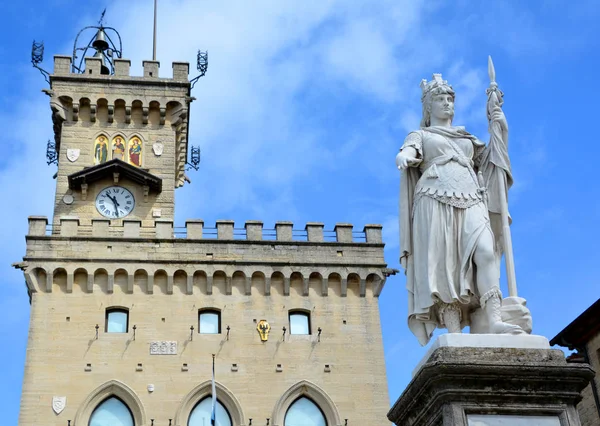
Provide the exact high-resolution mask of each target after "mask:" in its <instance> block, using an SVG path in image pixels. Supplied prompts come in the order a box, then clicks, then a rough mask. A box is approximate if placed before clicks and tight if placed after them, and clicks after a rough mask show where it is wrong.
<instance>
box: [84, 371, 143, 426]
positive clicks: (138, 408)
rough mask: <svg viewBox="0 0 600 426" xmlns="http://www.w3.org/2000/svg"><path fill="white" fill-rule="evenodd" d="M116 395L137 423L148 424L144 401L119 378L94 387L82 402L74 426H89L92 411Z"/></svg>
mask: <svg viewBox="0 0 600 426" xmlns="http://www.w3.org/2000/svg"><path fill="white" fill-rule="evenodd" d="M112 396H115V397H117V398H118V399H120V400H121V401H122V402H123V403H124V404H125V405H127V408H129V411H131V414H132V416H133V420H134V422H135V425H145V424H146V412H145V410H144V406H143V405H142V401H141V400H140V398H139V397H138V396H137V394H136V393H135V392H134V391H133V390H132V389H131V388H130V387H129V386H127V385H126V384H125V383H123V382H120V381H118V380H110V381H108V382H106V383H104V384H103V385H100V386H99V387H97V388H96V389H94V390H93V391H92V392H91V393H90V394H89V395H88V397H87V398H86V399H85V400H84V401H83V402H82V403H81V405H80V406H79V408H78V409H77V413H75V420H74V422H73V426H88V424H89V422H90V418H91V416H92V413H93V412H94V410H95V409H96V407H98V406H99V405H100V404H101V403H103V402H104V401H105V400H107V399H108V398H110V397H112Z"/></svg>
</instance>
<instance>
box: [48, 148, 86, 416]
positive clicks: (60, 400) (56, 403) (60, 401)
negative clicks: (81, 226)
mask: <svg viewBox="0 0 600 426" xmlns="http://www.w3.org/2000/svg"><path fill="white" fill-rule="evenodd" d="M78 151H79V150H78ZM66 405H67V397H66V396H55V397H53V398H52V410H54V412H55V413H56V414H60V413H61V412H62V410H64V409H65V406H66Z"/></svg>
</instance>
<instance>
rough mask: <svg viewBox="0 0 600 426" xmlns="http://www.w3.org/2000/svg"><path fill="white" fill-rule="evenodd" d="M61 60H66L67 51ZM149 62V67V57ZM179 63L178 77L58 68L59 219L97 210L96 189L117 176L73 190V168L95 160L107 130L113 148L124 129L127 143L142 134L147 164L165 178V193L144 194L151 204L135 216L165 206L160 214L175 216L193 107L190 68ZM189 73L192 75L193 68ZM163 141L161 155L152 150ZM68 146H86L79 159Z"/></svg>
mask: <svg viewBox="0 0 600 426" xmlns="http://www.w3.org/2000/svg"><path fill="white" fill-rule="evenodd" d="M62 59H64V58H62ZM88 59H91V58H88ZM56 60H58V61H59V62H60V60H61V57H57V58H56ZM144 66H145V68H147V67H149V65H148V64H147V63H145V64H144ZM174 67H176V68H177V73H178V74H177V75H178V79H161V78H158V76H157V75H156V74H155V75H154V76H153V77H130V76H128V75H121V76H106V75H99V74H98V75H96V74H92V75H91V76H90V75H89V74H70V73H68V72H64V70H62V68H60V66H59V67H58V72H57V71H56V69H55V74H54V75H52V76H51V83H52V84H51V86H52V92H51V94H52V97H51V106H53V108H54V109H56V110H57V111H59V113H55V114H54V116H53V119H54V124H55V132H57V136H56V139H57V142H58V145H59V151H58V158H59V167H58V175H57V181H56V183H57V188H56V198H55V211H54V222H55V223H58V220H59V218H60V217H61V216H69V215H73V214H76V215H77V216H78V217H79V218H80V220H81V221H82V222H87V223H88V224H89V223H90V219H91V218H92V217H94V216H97V212H96V211H95V207H94V202H93V201H94V200H95V197H96V195H97V194H98V192H99V191H100V190H102V189H103V188H104V187H105V186H108V185H112V184H114V183H113V182H112V181H107V182H96V184H94V185H90V187H89V188H88V191H87V196H83V195H82V192H81V191H79V190H75V191H72V190H70V189H69V186H68V180H67V177H68V176H69V175H70V174H72V173H75V172H78V171H80V170H82V169H84V168H86V167H91V166H93V165H94V143H95V140H96V138H97V137H98V136H99V135H101V134H102V135H105V136H106V137H107V138H108V141H109V152H110V151H111V148H110V144H111V143H112V139H113V137H115V136H117V135H120V136H122V137H123V138H124V140H125V143H126V144H127V142H128V141H129V139H130V138H131V137H133V136H138V137H139V138H140V139H141V140H142V147H143V149H142V168H143V169H146V170H147V171H148V172H150V173H151V174H153V175H155V176H157V177H159V178H161V179H162V180H163V190H162V192H161V193H160V194H155V193H152V192H151V193H150V194H149V197H148V199H147V200H146V201H144V199H143V197H142V196H137V197H136V200H137V201H138V202H139V203H140V204H144V207H145V208H143V209H136V210H134V212H133V213H132V214H131V215H130V218H133V219H139V220H149V219H152V213H153V209H160V210H161V216H160V217H163V218H171V219H172V218H173V216H174V211H173V206H174V196H175V195H174V189H175V187H177V186H181V182H180V180H181V179H182V172H183V166H184V164H185V161H186V160H187V152H186V148H187V140H186V138H187V108H188V102H189V99H190V98H189V96H188V95H189V82H188V81H187V77H186V78H185V79H183V81H182V78H181V75H179V74H182V73H183V71H182V69H183V68H185V70H187V64H180V65H174ZM182 67H183V68H182ZM91 68H93V67H91ZM180 68H182V69H180ZM185 74H186V76H187V71H186V72H185ZM61 115H62V118H60V116H61ZM158 141H160V142H162V143H163V145H164V150H163V152H162V154H161V155H160V156H159V155H155V153H154V152H153V150H152V145H153V143H155V142H158ZM126 148H127V147H126ZM68 149H74V150H79V151H80V154H79V157H78V158H77V159H76V160H75V161H73V162H71V161H69V160H68V159H67V150H68ZM109 159H110V154H109ZM118 184H119V185H124V186H128V187H132V186H135V185H133V184H131V185H128V183H127V180H121V181H120V182H119V183H118ZM138 190H141V188H138ZM66 194H71V195H73V198H74V201H73V203H72V204H65V203H64V202H63V197H64V196H65V195H66ZM84 198H85V199H84Z"/></svg>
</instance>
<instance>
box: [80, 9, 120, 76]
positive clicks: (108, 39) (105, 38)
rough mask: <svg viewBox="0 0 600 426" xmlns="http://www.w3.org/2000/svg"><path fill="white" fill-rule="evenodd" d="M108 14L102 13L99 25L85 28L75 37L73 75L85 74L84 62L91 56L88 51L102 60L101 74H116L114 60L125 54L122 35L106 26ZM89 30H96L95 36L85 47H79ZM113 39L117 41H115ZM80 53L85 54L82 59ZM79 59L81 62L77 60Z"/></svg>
mask: <svg viewBox="0 0 600 426" xmlns="http://www.w3.org/2000/svg"><path fill="white" fill-rule="evenodd" d="M105 13H106V9H104V11H103V12H102V15H101V16H100V20H99V21H98V25H92V26H88V27H84V28H83V29H81V30H80V31H79V33H77V36H76V37H75V43H73V58H72V63H71V72H73V73H80V74H81V73H83V72H84V71H85V69H84V65H85V64H84V60H85V57H86V56H89V55H88V54H87V53H88V50H91V51H93V52H94V55H93V56H94V57H96V58H100V59H101V60H102V65H101V71H100V73H101V74H114V72H115V66H114V59H115V58H117V59H119V58H121V56H122V54H123V43H122V42H121V35H120V34H119V32H118V31H117V30H116V29H114V28H112V27H105V26H104V23H103V21H104V14H105ZM88 30H95V34H94V35H93V36H92V38H91V39H90V41H89V42H88V44H87V45H85V46H79V45H78V44H77V43H78V40H79V37H80V36H82V34H83V33H84V32H85V33H89V31H88ZM113 39H114V40H115V41H116V42H115V41H113ZM78 52H83V53H82V54H81V57H79V56H78V54H77V53H78ZM78 59H79V62H77V60H78Z"/></svg>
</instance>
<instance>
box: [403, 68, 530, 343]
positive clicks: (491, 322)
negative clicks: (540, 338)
mask: <svg viewBox="0 0 600 426" xmlns="http://www.w3.org/2000/svg"><path fill="white" fill-rule="evenodd" d="M490 64H491V59H490ZM491 67H492V69H491V70H490V78H492V77H493V75H492V74H493V71H492V70H493V64H491ZM421 89H422V98H421V100H422V104H423V116H422V120H421V128H420V129H419V130H416V131H413V132H411V133H409V134H408V136H407V137H406V139H405V140H404V144H403V145H402V148H401V149H400V152H399V153H398V155H397V156H396V165H397V167H398V169H399V170H401V172H402V174H401V180H400V253H401V255H400V256H401V258H400V262H401V264H402V266H403V267H404V268H405V270H406V278H407V289H408V298H409V313H408V323H409V328H410V329H411V331H412V332H413V333H414V334H415V336H416V337H417V339H418V340H419V342H420V343H421V344H422V345H425V344H427V342H428V341H429V339H430V337H431V335H432V333H433V331H434V329H435V328H446V329H447V330H448V332H450V333H460V332H461V331H462V329H463V328H464V327H465V326H467V325H469V326H470V328H471V333H489V334H524V333H526V332H531V327H530V323H531V320H530V315H529V311H528V310H527V308H525V303H524V299H521V298H518V297H516V287H515V290H514V292H513V291H510V293H511V294H510V296H512V297H513V300H511V303H506V305H507V306H506V307H505V311H506V312H503V299H502V293H501V291H500V259H501V256H502V253H503V252H504V253H505V254H506V255H507V257H506V263H507V265H508V264H509V263H510V267H511V268H512V269H511V271H512V275H511V277H509V279H510V280H511V283H510V286H509V287H511V288H512V286H514V267H513V266H512V245H511V242H510V233H509V232H510V231H509V229H508V224H509V220H510V218H509V216H508V209H507V190H508V188H509V187H510V185H511V184H512V175H511V173H510V161H509V158H508V150H507V146H508V145H507V144H508V125H507V122H506V117H505V116H504V112H503V111H502V108H501V106H502V92H500V91H499V90H498V88H497V85H496V83H495V81H493V82H492V85H491V86H490V89H488V118H489V123H490V135H491V137H490V143H489V144H488V145H487V146H486V144H485V143H483V142H482V141H480V140H479V139H477V138H476V137H475V136H473V135H472V134H470V133H469V132H467V131H466V130H465V129H464V127H458V126H453V125H452V122H453V119H454V90H453V89H452V87H451V86H450V85H449V84H448V82H447V81H445V80H443V79H442V76H441V74H434V75H433V79H432V80H431V81H429V82H427V80H423V81H422V82H421ZM507 243H508V244H509V245H511V246H510V247H509V248H508V249H507ZM509 249H510V259H509V258H508V254H509ZM511 271H509V275H510V273H511ZM509 305H510V306H509ZM511 310H512V312H513V314H510V311H511ZM511 315H512V318H511Z"/></svg>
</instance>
